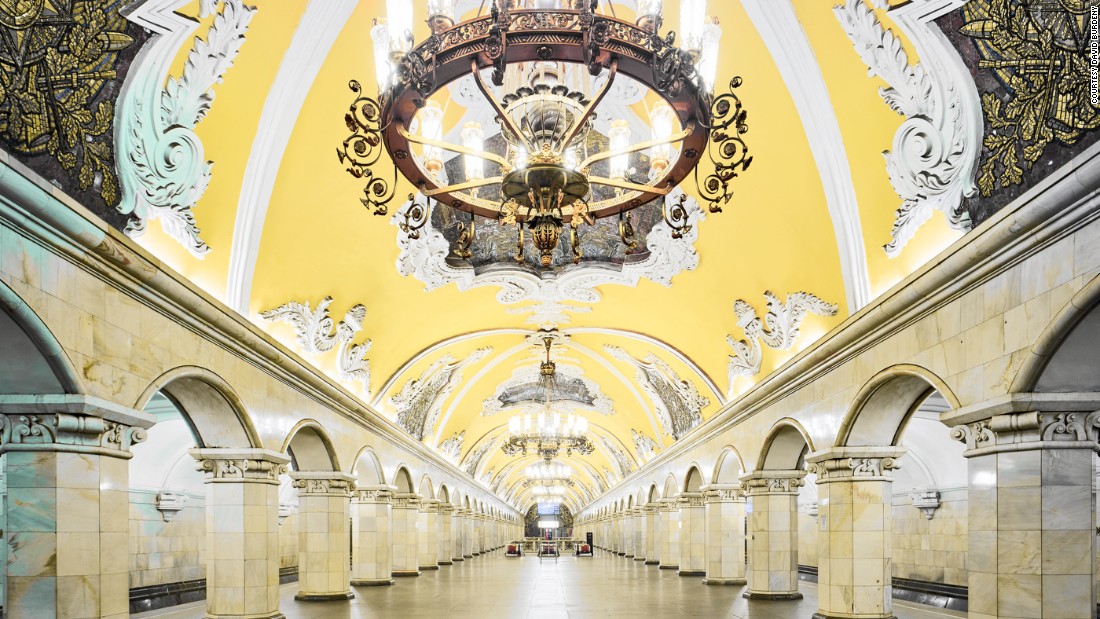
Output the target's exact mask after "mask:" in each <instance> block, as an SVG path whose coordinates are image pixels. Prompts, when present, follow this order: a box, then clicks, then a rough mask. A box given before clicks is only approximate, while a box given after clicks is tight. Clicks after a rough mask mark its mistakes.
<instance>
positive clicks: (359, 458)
mask: <svg viewBox="0 0 1100 619" xmlns="http://www.w3.org/2000/svg"><path fill="white" fill-rule="evenodd" d="M350 473H351V474H352V475H355V477H356V479H358V480H359V483H360V484H364V485H381V484H384V483H386V473H385V472H384V471H383V470H382V462H381V461H380V460H379V459H378V455H377V454H376V453H374V449H372V448H371V447H370V446H366V447H363V448H362V449H360V450H359V453H358V454H357V455H356V456H355V461H354V462H353V463H352V465H351V471H350Z"/></svg>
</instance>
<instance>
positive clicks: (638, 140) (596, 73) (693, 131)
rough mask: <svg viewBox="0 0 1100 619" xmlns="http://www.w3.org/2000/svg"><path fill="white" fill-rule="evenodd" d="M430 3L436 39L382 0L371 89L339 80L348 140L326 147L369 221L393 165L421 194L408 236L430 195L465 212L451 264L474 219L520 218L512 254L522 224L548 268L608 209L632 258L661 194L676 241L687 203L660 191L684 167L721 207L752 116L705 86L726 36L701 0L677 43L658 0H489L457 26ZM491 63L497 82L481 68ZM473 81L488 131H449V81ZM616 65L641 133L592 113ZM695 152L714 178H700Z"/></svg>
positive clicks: (742, 163)
mask: <svg viewBox="0 0 1100 619" xmlns="http://www.w3.org/2000/svg"><path fill="white" fill-rule="evenodd" d="M427 4H428V11H427V13H428V20H427V21H428V25H429V26H430V29H431V35H430V36H429V37H428V38H427V39H426V40H425V41H423V42H421V43H420V44H419V45H415V46H414V40H413V35H412V29H413V13H414V2H413V1H412V0H387V3H386V6H387V13H388V21H387V22H385V23H378V24H377V25H376V26H375V27H374V28H373V29H372V30H371V36H372V38H373V41H374V56H375V64H376V73H377V75H378V87H379V94H378V98H377V100H376V99H373V98H371V97H368V96H366V95H364V94H362V87H361V86H360V85H359V83H358V82H355V81H352V82H351V83H350V86H351V89H352V90H353V91H354V92H355V94H356V99H355V100H354V102H353V103H352V105H351V109H350V111H349V112H348V113H347V114H346V117H345V120H346V124H347V126H348V129H349V130H350V131H352V132H353V133H352V134H351V135H350V136H348V137H347V138H346V139H345V140H344V142H343V144H342V146H341V148H339V149H337V154H338V155H339V158H340V161H341V162H343V163H345V164H346V165H347V170H348V172H349V173H351V174H352V175H353V176H355V177H356V178H362V179H363V180H364V181H365V182H366V186H365V188H364V194H365V195H364V197H363V198H362V199H361V201H362V202H363V204H364V205H365V206H367V207H368V208H370V209H373V211H374V213H375V214H376V215H385V214H386V213H387V212H388V207H387V205H388V204H389V202H390V201H391V200H392V199H393V198H394V195H395V193H396V189H397V172H398V170H400V172H401V174H402V175H403V176H404V177H405V178H407V179H408V180H409V181H410V182H411V183H412V185H413V186H414V187H415V188H416V190H417V191H418V192H419V193H420V194H421V195H423V196H425V197H426V198H427V201H426V202H425V203H424V204H419V203H416V202H413V200H414V196H412V195H410V198H409V199H410V201H411V202H412V204H411V205H410V206H409V207H408V208H406V209H404V211H403V212H402V213H401V214H400V216H399V217H398V224H399V225H400V227H401V229H402V230H403V231H404V232H406V233H407V234H408V235H409V236H410V237H411V238H413V239H416V238H419V231H420V229H421V228H423V227H424V225H425V224H426V223H427V222H428V221H429V219H430V217H431V203H432V202H433V201H434V202H436V203H443V204H446V205H448V206H450V207H452V208H455V209H457V210H459V211H463V212H465V213H469V216H470V218H469V222H468V223H463V224H462V231H461V234H459V236H458V238H457V240H455V241H454V243H453V244H452V247H451V250H452V258H455V259H469V258H470V256H471V255H472V254H471V251H470V247H471V243H472V242H473V239H474V230H475V225H476V222H477V219H478V218H479V217H480V218H485V219H490V220H494V221H496V222H497V223H498V224H500V225H515V226H516V228H517V238H518V242H517V246H516V252H515V259H516V260H517V261H519V262H524V261H525V250H524V234H525V229H526V230H527V233H529V234H530V235H531V237H532V242H533V245H534V247H535V249H536V250H537V251H538V264H539V265H540V267H541V268H550V267H551V266H553V261H554V255H555V250H556V249H557V248H558V247H559V245H560V244H562V239H563V230H564V227H565V226H568V227H569V231H568V235H569V239H570V240H569V246H570V247H571V249H570V251H571V254H572V260H573V262H574V263H575V262H578V261H580V259H581V257H582V253H581V249H580V244H579V241H578V234H579V230H580V226H581V224H582V223H587V224H589V225H593V224H594V223H595V220H596V219H600V218H605V217H618V218H619V237H620V239H621V240H622V242H623V243H624V244H625V245H626V246H627V247H628V253H629V252H630V251H632V250H633V249H634V248H635V247H636V246H637V243H638V240H637V239H636V238H635V236H634V228H633V225H632V223H631V219H630V217H629V215H628V212H629V211H631V210H633V209H636V208H638V207H641V206H643V205H645V204H648V203H650V202H651V201H653V200H657V199H661V200H662V204H663V207H662V209H663V210H662V212H663V215H664V219H665V221H666V223H667V224H668V225H669V226H670V227H671V228H672V230H673V233H674V235H675V236H677V237H679V236H681V235H683V234H684V233H685V232H686V231H687V230H690V227H691V226H690V225H689V224H688V215H689V213H688V210H687V208H686V207H685V206H684V198H682V197H681V199H680V200H679V201H675V200H668V199H666V198H665V197H666V196H667V195H668V194H669V193H670V192H671V191H672V190H673V189H674V188H676V187H677V185H679V183H680V182H682V181H683V180H684V179H686V178H687V177H688V176H689V175H691V174H694V176H695V183H696V185H697V186H698V189H699V193H700V195H701V196H702V197H703V198H704V199H705V200H707V201H708V202H709V204H710V210H711V212H719V211H721V205H722V204H725V203H727V202H729V200H730V198H731V196H732V190H731V188H730V186H729V184H730V181H731V180H732V179H733V178H734V177H736V176H737V175H738V172H739V171H743V170H745V169H747V168H748V166H749V164H750V163H751V161H752V157H750V156H749V154H748V147H747V146H746V144H745V142H744V141H743V139H742V134H744V133H745V132H746V131H748V126H747V125H746V123H745V119H746V114H747V113H746V111H745V110H744V108H743V107H742V105H741V100H740V98H739V97H738V96H737V95H736V94H734V92H733V89H734V88H736V87H738V86H739V85H740V84H741V79H740V78H739V77H735V78H733V80H731V82H730V91H729V92H726V93H723V94H721V95H719V96H717V97H715V96H714V94H713V82H714V78H715V73H716V70H717V64H718V40H719V38H720V36H721V29H720V28H719V26H718V24H717V23H716V22H715V21H714V20H708V19H707V18H706V0H683V1H682V2H681V3H680V14H681V24H680V26H681V34H682V45H683V47H682V48H681V47H677V46H675V45H674V43H675V39H676V34H675V33H672V32H670V33H668V35H667V36H664V37H662V36H661V35H660V34H659V31H660V28H661V25H662V7H661V1H660V0H638V11H637V17H636V19H635V20H634V22H633V23H631V22H628V21H624V20H622V19H620V18H618V17H616V16H615V15H614V6H612V4H611V3H610V2H605V3H604V6H603V8H601V9H599V11H598V10H597V8H598V6H599V4H600V3H599V2H598V1H597V0H494V1H493V3H492V6H491V11H490V14H489V15H485V14H482V13H481V11H480V10H479V14H478V15H477V16H475V17H473V18H471V19H468V20H466V21H462V22H461V23H457V24H456V23H455V21H456V17H455V7H454V5H455V0H428V3H427ZM482 5H483V6H484V3H482ZM605 13H609V14H605ZM488 69H491V70H492V75H491V82H492V86H490V85H489V84H487V83H486V82H485V79H484V77H483V76H482V71H483V70H488ZM471 74H472V76H473V83H474V84H476V87H477V89H478V90H479V91H480V93H481V95H482V96H484V98H485V100H486V102H487V103H488V106H489V109H490V114H491V115H492V117H494V118H495V122H496V123H497V124H498V125H499V134H498V132H496V131H493V132H491V135H487V133H486V129H485V127H482V125H481V123H480V122H477V121H474V120H469V121H466V122H461V124H459V122H455V121H454V119H453V116H454V115H453V114H452V115H451V117H450V118H451V121H450V124H449V125H448V124H447V122H448V115H447V104H449V97H448V92H446V91H445V90H444V88H445V87H446V86H448V85H449V84H451V83H452V82H454V81H455V80H457V79H459V78H461V77H464V76H467V75H471ZM620 74H622V75H625V76H627V77H629V78H630V79H632V80H633V81H634V82H636V83H637V85H638V87H639V88H641V89H643V92H644V93H645V94H646V97H645V99H643V103H644V105H645V107H646V111H645V112H644V113H641V114H640V116H644V117H647V118H645V119H643V120H642V122H643V124H645V125H646V128H647V129H648V133H649V135H643V136H632V134H631V131H632V130H631V128H630V123H629V122H628V120H627V119H624V118H599V115H598V114H597V110H598V109H599V108H600V103H601V102H602V101H603V100H604V98H605V97H606V96H607V95H608V93H609V92H610V91H611V88H612V85H613V84H614V83H615V79H616V76H618V75H620ZM441 101H442V103H441ZM445 136H450V138H449V139H447V138H445ZM383 150H385V151H386V152H388V154H389V156H390V157H391V158H392V160H393V162H394V172H393V175H392V177H389V178H387V177H385V176H383V175H381V174H379V173H378V172H377V168H376V164H378V163H379V161H380V156H381V153H382V151H383ZM447 154H449V155H447ZM703 156H706V157H707V159H708V160H709V162H710V164H711V165H713V171H711V170H710V169H709V167H708V169H707V170H705V171H703V172H702V174H703V175H704V178H703V179H700V178H699V176H700V174H701V172H700V166H699V163H700V161H701V159H702V157H703ZM448 157H449V158H450V159H451V160H452V161H454V162H455V163H456V164H457V165H447V158H448ZM459 157H461V161H460V162H459V161H458V158H459ZM563 251H565V250H564V249H563Z"/></svg>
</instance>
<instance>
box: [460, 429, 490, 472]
mask: <svg viewBox="0 0 1100 619" xmlns="http://www.w3.org/2000/svg"><path fill="white" fill-rule="evenodd" d="M495 441H496V439H495V438H489V437H486V438H485V439H484V440H483V441H482V442H481V444H479V445H475V446H474V448H473V449H471V450H470V453H468V454H466V460H465V461H463V463H462V470H463V471H466V474H467V475H469V476H470V477H474V476H475V475H476V474H477V469H478V467H479V466H481V461H482V460H483V459H484V458H485V454H487V453H489V450H490V449H492V448H493V443H494V442H495Z"/></svg>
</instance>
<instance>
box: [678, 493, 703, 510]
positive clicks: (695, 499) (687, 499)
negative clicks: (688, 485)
mask: <svg viewBox="0 0 1100 619" xmlns="http://www.w3.org/2000/svg"><path fill="white" fill-rule="evenodd" d="M679 503H680V508H681V509H683V508H685V507H702V506H703V493H702V492H684V493H682V494H681V495H680V501H679Z"/></svg>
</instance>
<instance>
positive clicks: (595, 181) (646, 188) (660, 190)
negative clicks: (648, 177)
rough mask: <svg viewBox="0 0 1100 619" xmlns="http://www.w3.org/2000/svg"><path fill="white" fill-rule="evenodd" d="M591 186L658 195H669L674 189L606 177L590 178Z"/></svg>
mask: <svg viewBox="0 0 1100 619" xmlns="http://www.w3.org/2000/svg"><path fill="white" fill-rule="evenodd" d="M588 182H589V184H592V185H604V186H607V187H615V188H616V189H626V190H629V191H638V192H641V193H655V194H658V195H662V196H665V195H668V194H669V192H671V191H672V189H673V188H672V187H654V186H653V185H642V184H640V183H632V182H630V181H625V180H619V179H617V178H607V177H604V176H589V177H588Z"/></svg>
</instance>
